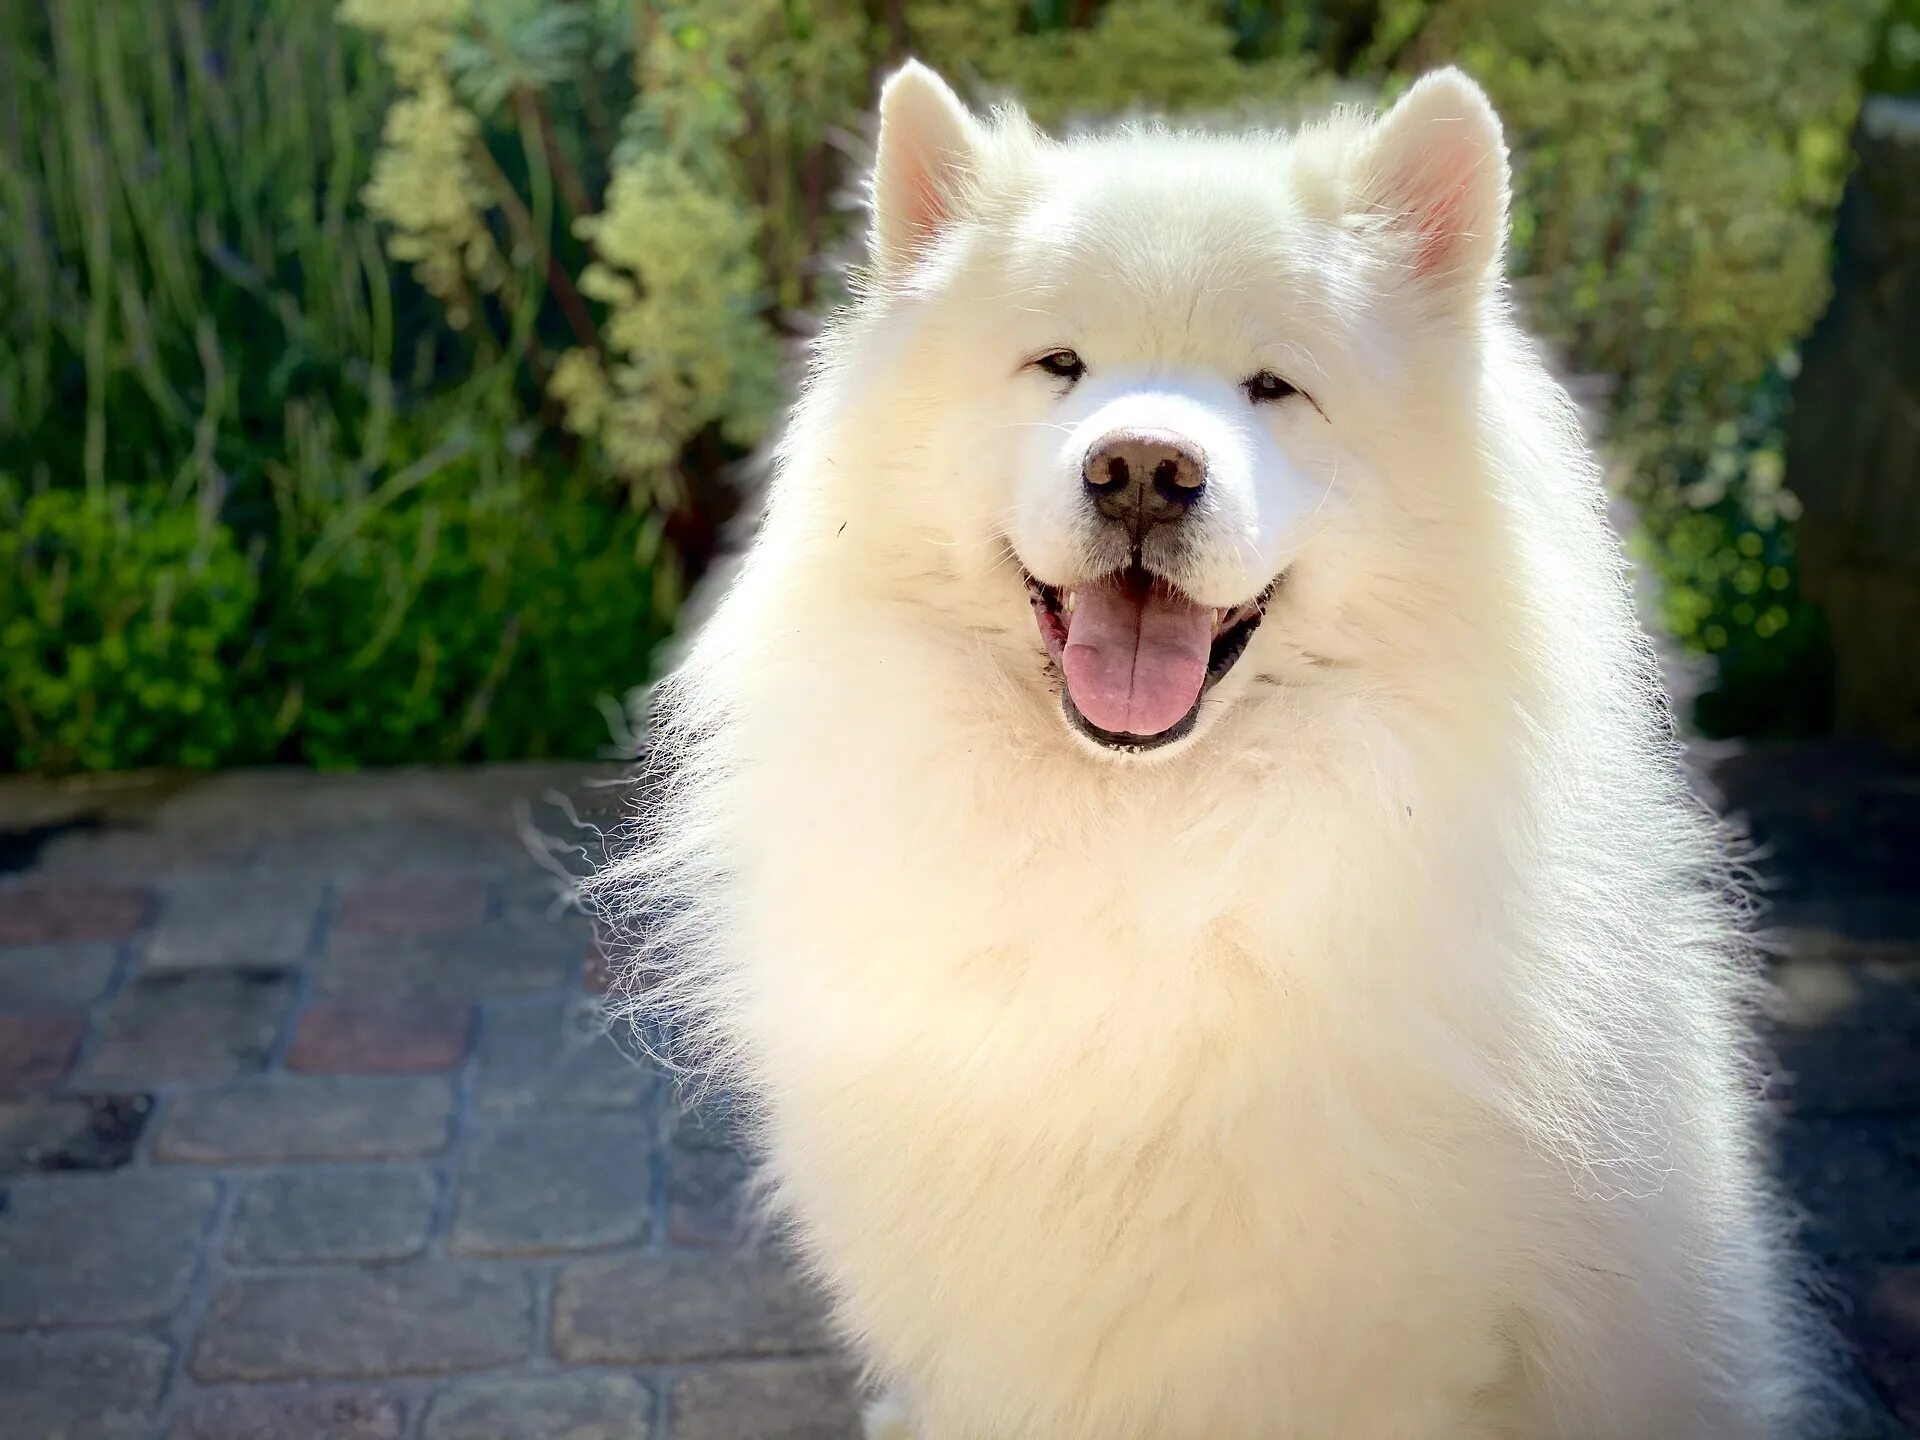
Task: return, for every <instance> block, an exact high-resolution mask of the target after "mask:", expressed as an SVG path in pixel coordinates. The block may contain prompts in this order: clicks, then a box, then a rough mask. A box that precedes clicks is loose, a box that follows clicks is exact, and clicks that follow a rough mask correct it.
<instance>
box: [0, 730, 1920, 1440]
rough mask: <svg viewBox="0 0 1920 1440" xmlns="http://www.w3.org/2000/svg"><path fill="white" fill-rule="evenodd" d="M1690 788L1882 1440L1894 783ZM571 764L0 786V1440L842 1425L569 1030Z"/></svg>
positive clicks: (1896, 1396) (1895, 1281)
mask: <svg viewBox="0 0 1920 1440" xmlns="http://www.w3.org/2000/svg"><path fill="white" fill-rule="evenodd" d="M1718 775H1719V778H1720V780H1721V782H1722V783H1723V784H1724V785H1725V786H1726V789H1727V791H1728V795H1729V798H1730V800H1731V803H1733V804H1734V805H1736V806H1739V807H1742V808H1745V809H1748V810H1750V811H1751V812H1752V813H1753V816H1754V824H1755V829H1756V832H1757V835H1758V838H1760V839H1761V840H1762V841H1763V842H1764V843H1765V844H1766V846H1767V847H1768V852H1769V856H1770V858H1769V860H1768V861H1767V865H1768V867H1769V868H1770V871H1771V873H1772V874H1773V875H1774V877H1775V882H1776V890H1775V894H1774V897H1773V898H1774V901H1775V910H1774V914H1773V917H1772V918H1773V924H1774V925H1775V927H1776V929H1777V930H1778V931H1779V936H1780V941H1781V944H1782V947H1783V950H1784V952H1785V953H1784V956H1783V958H1782V959H1781V961H1780V962H1779V967H1778V976H1779V979H1780V980H1781V987H1782V992H1783V996H1784V999H1783V1006H1782V1018H1781V1021H1780V1024H1779V1025H1778V1027H1777V1029H1776V1031H1775V1033H1774V1037H1773V1038H1774V1043H1775V1044H1776V1046H1777V1048H1778V1049H1779V1050H1780V1052H1781V1054H1782V1056H1783V1058H1784V1060H1785V1062H1786V1064H1787V1066H1788V1067H1789V1068H1790V1069H1791V1071H1792V1072H1793V1076H1792V1078H1791V1080H1783V1081H1780V1082H1778V1083H1777V1088H1776V1094H1777V1098H1778V1101H1779V1107H1780V1110H1781V1113H1782V1117H1783V1128H1782V1144H1781V1150H1782V1171H1783V1175H1784V1177H1785V1179H1786V1182H1787V1185H1788V1187H1789V1189H1790V1190H1791V1192H1792V1193H1793V1195H1794V1196H1795V1198H1796V1199H1797V1200H1798V1202H1799V1203H1800V1204H1801V1205H1802V1206H1803V1207H1804V1208H1805V1209H1806V1211H1807V1214H1808V1225H1807V1238H1808V1244H1809V1246H1810V1248H1811V1249H1812V1250H1813V1251H1814V1253H1815V1254H1816V1255H1818V1256H1819V1257H1820V1258H1821V1260H1822V1261H1823V1262H1825V1264H1826V1265H1827V1266H1828V1267H1829V1270H1830V1273H1831V1275H1832V1277H1833V1288H1834V1296H1835V1309H1836V1313H1837V1314H1838V1315H1839V1316H1840V1318H1841V1324H1842V1326H1843V1328H1844V1329H1845V1330H1846V1332H1847V1334H1848V1335H1849V1337H1850V1338H1851V1339H1852V1340H1853V1341H1854V1343H1855V1344H1856V1345H1857V1346H1858V1347H1859V1351H1860V1354H1861V1356H1862V1362H1861V1363H1862V1368H1863V1372H1864V1373H1865V1374H1866V1375H1867V1376H1869V1377H1870V1381H1871V1389H1872V1390H1873V1392H1874V1393H1875V1394H1876V1395H1877V1396H1878V1397H1879V1398H1880V1400H1881V1401H1883V1402H1884V1404H1885V1405H1886V1406H1888V1407H1891V1409H1892V1410H1895V1411H1898V1412H1899V1414H1900V1415H1901V1416H1902V1417H1903V1419H1904V1420H1905V1421H1906V1423H1907V1425H1909V1426H1912V1427H1913V1431H1914V1432H1916V1433H1920V876H1917V875H1916V868H1917V867H1920V859H1916V857H1920V771H1916V770H1914V769H1912V768H1910V767H1909V768H1904V769H1903V768H1901V767H1898V766H1895V765H1892V764H1890V763H1888V762H1885V761H1882V760H1880V759H1877V758H1875V757H1873V756H1871V755H1867V754H1864V753H1863V752H1855V751H1849V750H1846V749H1843V748H1839V747H1825V748H1820V749H1801V750H1793V751H1779V750H1760V751H1753V752H1749V753H1747V754H1744V755H1740V756H1736V757H1734V758H1732V759H1730V760H1728V761H1727V762H1726V763H1724V764H1722V765H1721V766H1720V767H1719V770H1718ZM591 779H592V775H591V773H590V772H589V771H587V770H585V769H583V768H580V767H572V768H561V767H533V766H505V767H493V768H488V769H483V770H474V771H463V772H424V771H421V772H415V771H403V772H393V773H389V774H383V775H362V776H333V777H320V776H311V775H304V774H271V773H268V774H238V775H226V776H216V777H208V778H202V779H181V778H170V779H164V780H154V779H123V778H114V779H107V780H93V781H85V782H75V783H71V784H66V785H51V784H46V783H43V782H36V781H28V780H17V779H16V780H7V781H0V1397H4V1399H3V1400H0V1415H4V1417H5V1418H4V1420H0V1435H4V1436H5V1437H7V1440H15V1437H18V1440H587V1437H591V1440H846V1437H848V1436H850V1435H851V1434H852V1431H853V1426H854V1419H853V1409H852V1396H851V1388H850V1379H849V1368H848V1366H847V1364H846V1362H845V1361H844V1360H843V1359H842V1358H841V1357H839V1356H838V1355H837V1354H836V1353H835V1351H834V1348H833V1345H832V1343H831V1340H830V1338H829V1336H828V1335H827V1333H826V1331H825V1330H824V1329H823V1327H822V1324H821V1320H820V1316H819V1312H818V1307H817V1305H816V1304H815V1302H814V1299H813V1297H812V1296H811V1295H810V1294H809V1293H808V1292H807V1290H806V1289H805V1287H804V1286H803V1285H801V1284H800V1283H799V1282H798V1281H796V1280H795V1278H794V1277H793V1276H792V1274H791V1273H789V1271H788V1270H787V1269H786V1268H785V1267H784V1266H783V1265H782V1264H781V1262H780V1260H779V1259H778V1257H777V1255H776V1254H775V1253H773V1252H772V1250H771V1249H770V1248H769V1247H766V1246H764V1245H759V1244H754V1243H750V1242H746V1241H744V1240H743V1238H742V1236H741V1234H740V1226H739V1223H738V1198H739V1194H740V1189H741V1184H742V1178H743V1173H744V1167H743V1165H742V1162H741V1160H740V1158H739V1156H738V1154H737V1153H736V1151H735V1150H734V1148H733V1146H732V1145H731V1144H730V1143H729V1138H728V1134H727V1129H726V1125H725V1122H724V1119H723V1118H721V1117H716V1116H713V1115H688V1114H684V1113H682V1112H681V1111H680V1110H679V1109H678V1107H677V1106H676V1104H675V1103H674V1100H673V1098H672V1095H671V1092H670V1087H668V1086H667V1085H666V1084H665V1083H664V1081H663V1080H662V1078H661V1077H660V1076H659V1075H658V1074H656V1073H655V1072H654V1071H653V1070H652V1069H650V1068H649V1067H647V1066H645V1065H643V1064H638V1063H635V1062H633V1061H632V1060H631V1059H630V1058H629V1057H628V1056H626V1055H623V1054H622V1053H621V1052H620V1051H619V1050H618V1049H617V1048H616V1047H615V1046H614V1044H613V1043H612V1042H611V1041H610V1040H609V1039H608V1038H607V1037H606V1036H605V1035H604V1034H603V1033H602V1031H601V1029H600V1027H599V1025H598V1023H597V1018H596V1003H597V992H598V990H599V989H600V987H601V985H602V984H603V972H602V970H601V966H600V960H599V957H598V955H597V954H596V953H595V951H594V947H593V945H592V942H591V937H590V935H589V934H588V932H587V930H586V928H585V926H584V923H583V922H582V921H581V920H580V919H579V918H578V917H576V916H572V915H569V914H567V913H565V911H564V910H560V909H556V907H554V906H553V905H552V904H550V903H549V901H550V900H551V899H552V898H553V894H554V888H555V887H553V886H551V885H549V884H548V883H547V881H546V877H545V875H544V873H543V871H542V869H541V867H540V866H539V865H537V864H535V863H534V861H533V859H532V858H531V855H530V850H529V846H528V843H527V840H526V836H527V835H529V834H539V833H549V834H557V833H564V832H565V831H566V829H567V821H566V816H567V814H568V813H569V811H571V810H580V811H586V812H589V813H591V812H596V811H597V812H601V813H604V812H605V811H606V809H607V808H608V806H609V804H610V803H611V801H610V792H608V791H607V790H605V789H603V788H599V787H597V786H595V785H593V784H591V783H590V780H591ZM1904 1433H1909V1432H1908V1431H1907V1430H1905V1429H1903V1428H1902V1427H1901V1426H1899V1425H1898V1424H1896V1423H1895V1422H1894V1421H1893V1420H1892V1419H1891V1418H1890V1416H1888V1415H1881V1416H1879V1417H1878V1418H1877V1419H1876V1420H1874V1421H1871V1422H1865V1421H1863V1422H1862V1428H1860V1429H1858V1430H1856V1431H1854V1432H1852V1434H1854V1435H1857V1436H1860V1437H1866V1436H1868V1435H1873V1436H1893V1435H1898V1434H1904Z"/></svg>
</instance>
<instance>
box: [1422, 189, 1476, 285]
mask: <svg viewBox="0 0 1920 1440" xmlns="http://www.w3.org/2000/svg"><path fill="white" fill-rule="evenodd" d="M1472 184H1473V177H1472V175H1471V174H1468V175H1465V176H1462V177H1461V178H1460V179H1459V180H1457V181H1455V182H1454V184H1453V185H1452V186H1450V187H1449V188H1448V189H1446V190H1443V191H1441V192H1440V193H1439V194H1438V195H1431V196H1428V197H1426V203H1425V204H1424V205H1422V206H1421V207H1420V209H1419V211H1418V213H1417V214H1416V215H1415V216H1414V224H1415V226H1416V227H1417V228H1418V229H1419V231H1420V247H1419V250H1418V253H1417V254H1416V255H1415V256H1414V262H1413V268H1414V270H1415V272H1416V273H1417V274H1420V275H1434V274H1437V273H1439V272H1440V271H1443V270H1445V269H1447V268H1448V267H1449V266H1451V265H1452V264H1453V260H1454V251H1455V249H1456V248H1457V246H1458V243H1459V242H1460V241H1461V240H1462V239H1464V238H1465V234H1464V232H1463V230H1462V229H1461V217H1462V215H1463V213H1464V212H1465V211H1466V208H1467V192H1468V191H1469V190H1470V189H1471V188H1472Z"/></svg>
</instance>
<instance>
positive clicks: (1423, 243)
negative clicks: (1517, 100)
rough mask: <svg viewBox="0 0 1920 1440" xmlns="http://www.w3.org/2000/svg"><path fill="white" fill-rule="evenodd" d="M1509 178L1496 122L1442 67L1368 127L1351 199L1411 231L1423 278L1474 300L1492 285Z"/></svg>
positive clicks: (1487, 106)
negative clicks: (1360, 175) (1355, 196)
mask: <svg viewBox="0 0 1920 1440" xmlns="http://www.w3.org/2000/svg"><path fill="white" fill-rule="evenodd" d="M1507 176H1508V171H1507V144H1506V140H1505V138H1504V137H1503V136H1502V135H1501V133H1500V117H1499V116H1498V115H1496V114H1494V111H1493V105H1492V104H1491V103H1490V102H1489V101H1488V99H1487V97H1486V93H1485V92H1484V91H1483V90H1481V88H1480V87H1479V86H1478V85H1476V84H1474V83H1473V81H1471V80H1469V79H1468V78H1467V77H1466V75H1465V74H1464V73H1462V72H1461V71H1459V70H1454V69H1451V68H1449V69H1445V70H1436V71H1434V72H1433V73H1432V74H1430V75H1426V76H1423V77H1422V78H1421V79H1420V80H1419V81H1418V82H1416V83H1415V85H1414V87H1413V88H1412V89H1411V90H1409V91H1407V93H1406V94H1405V95H1403V96H1401V97H1400V103H1399V104H1397V105H1395V106H1394V107H1393V109H1392V110H1390V111H1388V112H1387V114H1386V116H1385V117H1384V118H1383V119H1381V120H1380V122H1379V123H1378V124H1377V125H1375V126H1374V129H1373V135H1372V138H1371V145H1370V149H1369V151H1368V155H1367V160H1366V167H1365V176H1364V179H1363V181H1362V192H1361V195H1360V197H1359V198H1360V201H1361V204H1362V205H1363V206H1365V207H1366V208H1367V209H1369V210H1371V211H1373V212H1375V213H1377V214H1381V215H1384V216H1386V217H1387V218H1388V223H1389V224H1390V225H1393V226H1396V227H1401V228H1404V229H1405V230H1408V231H1411V232H1412V235H1411V238H1412V240H1413V246H1412V254H1413V266H1414V270H1415V272H1416V274H1417V275H1418V276H1419V277H1420V278H1421V279H1422V280H1424V281H1426V282H1428V283H1429V284H1433V285H1437V286H1442V287H1445V288H1447V289H1450V290H1457V291H1460V292H1464V293H1470V294H1472V295H1473V296H1475V297H1476V298H1477V297H1478V295H1479V293H1480V292H1481V291H1482V290H1484V289H1485V288H1486V287H1488V286H1489V285H1491V284H1493V283H1494V282H1495V281H1496V280H1498V278H1499V265H1500V257H1501V252H1502V250H1503V248H1504V245H1505V241H1506V233H1507V189H1508V178H1507Z"/></svg>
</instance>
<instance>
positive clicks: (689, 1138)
mask: <svg viewBox="0 0 1920 1440" xmlns="http://www.w3.org/2000/svg"><path fill="white" fill-rule="evenodd" d="M666 1155H667V1238H668V1239H669V1240H671V1241H672V1242H673V1243H674V1244H675V1245H705V1246H716V1245H731V1246H736V1247H737V1246H744V1245H749V1244H753V1243H756V1238H757V1237H755V1236H754V1235H753V1234H752V1233H751V1226H750V1222H751V1218H752V1217H751V1211H750V1205H749V1188H750V1185H751V1181H752V1176H751V1171H750V1169H749V1166H748V1164H747V1161H746V1159H745V1157H744V1156H743V1155H742V1154H741V1153H740V1151H739V1149H738V1148H737V1146H736V1144H735V1137H734V1126H733V1121H732V1116H731V1113H730V1110H729V1107H728V1106H727V1104H726V1102H725V1100H724V1099H723V1098H721V1097H708V1099H707V1100H705V1101H704V1102H703V1103H701V1104H700V1105H697V1106H682V1107H680V1108H679V1109H677V1110H676V1111H675V1113H674V1116H673V1129H672V1133H671V1135H670V1137H669V1139H668V1143H667V1147H666Z"/></svg>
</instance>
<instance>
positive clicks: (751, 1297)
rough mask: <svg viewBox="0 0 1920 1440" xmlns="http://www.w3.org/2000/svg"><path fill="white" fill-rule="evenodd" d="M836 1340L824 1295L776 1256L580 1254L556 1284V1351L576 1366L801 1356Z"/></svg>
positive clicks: (554, 1308) (554, 1304)
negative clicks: (817, 1293)
mask: <svg viewBox="0 0 1920 1440" xmlns="http://www.w3.org/2000/svg"><path fill="white" fill-rule="evenodd" d="M831 1344H832V1341H831V1338H830V1336H829V1334H828V1331H827V1328H826V1323H825V1319H824V1316H823V1313H822V1310H821V1307H820V1304H819V1301H818V1300H817V1299H816V1297H815V1296H814V1294H813V1293H812V1291H810V1290H809V1289H807V1288H806V1287H805V1286H804V1285H802V1284H801V1282H800V1281H799V1280H798V1279H797V1278H796V1277H795V1276H794V1275H793V1274H792V1272H791V1271H789V1270H788V1269H787V1268H786V1267H785V1266H784V1265H782V1264H781V1263H780V1261H779V1260H778V1258H777V1257H774V1256H770V1255H761V1254H738V1255H735V1254H728V1255H724V1256H720V1255H710V1254H702V1253H698V1252H687V1253H679V1254H667V1255H625V1256H620V1257H618V1258H608V1259H604V1260H583V1261H576V1262H575V1263H574V1264H572V1265H569V1266H568V1267H567V1268H566V1269H565V1270H563V1271H561V1272H560V1279H559V1283H558V1285H557V1287H556V1288H555V1291H554V1300H553V1348H554V1353H555V1354H557V1355H558V1356H559V1357H560V1358H561V1359H562V1360H564V1361H566V1362H567V1363H569V1364H582V1363H585V1364H603V1365H604V1364H617V1365H649V1364H673V1363H678V1362H682V1361H690V1360H714V1359H733V1358H752V1357H757V1356H774V1355H799V1354H807V1353H810V1352H815V1351H821V1350H826V1349H828V1348H830V1347H831Z"/></svg>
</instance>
